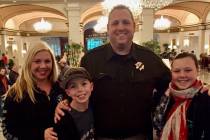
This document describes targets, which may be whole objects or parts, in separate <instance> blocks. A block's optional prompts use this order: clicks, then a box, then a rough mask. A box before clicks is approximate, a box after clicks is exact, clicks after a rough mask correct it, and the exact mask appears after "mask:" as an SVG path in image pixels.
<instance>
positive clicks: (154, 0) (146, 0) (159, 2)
mask: <svg viewBox="0 0 210 140" xmlns="http://www.w3.org/2000/svg"><path fill="white" fill-rule="evenodd" d="M140 1H141V3H142V6H143V7H144V8H154V9H156V10H157V9H160V8H162V7H165V6H167V5H169V4H171V3H172V2H173V0H140Z"/></svg>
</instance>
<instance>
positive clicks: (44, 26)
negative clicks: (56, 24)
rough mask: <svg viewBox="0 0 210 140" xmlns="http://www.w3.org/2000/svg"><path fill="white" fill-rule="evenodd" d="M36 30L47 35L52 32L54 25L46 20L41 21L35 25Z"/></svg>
mask: <svg viewBox="0 0 210 140" xmlns="http://www.w3.org/2000/svg"><path fill="white" fill-rule="evenodd" d="M33 26H34V29H35V30H36V31H37V32H40V33H47V32H49V31H51V30H52V24H51V23H49V22H47V21H45V20H44V18H42V19H41V21H39V22H36V23H34V25H33Z"/></svg>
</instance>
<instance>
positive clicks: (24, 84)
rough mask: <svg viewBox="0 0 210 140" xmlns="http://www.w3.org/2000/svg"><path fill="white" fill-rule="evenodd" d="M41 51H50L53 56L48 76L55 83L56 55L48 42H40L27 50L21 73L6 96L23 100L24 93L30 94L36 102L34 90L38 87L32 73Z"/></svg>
mask: <svg viewBox="0 0 210 140" xmlns="http://www.w3.org/2000/svg"><path fill="white" fill-rule="evenodd" d="M41 51H48V52H49V53H50V55H51V58H52V71H51V73H50V75H49V77H48V78H49V80H50V81H51V82H52V83H54V82H55V81H56V80H57V77H58V69H57V63H56V59H55V56H54V54H53V52H52V50H51V49H50V48H49V46H48V45H47V44H46V43H44V42H39V43H37V44H36V45H34V46H33V47H32V48H30V49H29V51H28V52H27V56H26V58H25V62H24V63H23V66H22V70H21V74H20V76H19V77H18V79H17V81H16V82H15V84H14V85H13V86H12V87H11V88H10V89H9V91H8V92H7V94H6V97H7V96H11V97H12V98H13V99H14V101H16V102H21V101H22V99H23V98H24V94H28V96H29V98H30V99H31V101H32V102H33V103H35V102H36V99H35V96H34V91H36V88H35V85H36V79H35V78H34V76H33V75H32V72H31V64H32V61H33V58H34V57H35V55H36V54H37V53H38V52H41Z"/></svg>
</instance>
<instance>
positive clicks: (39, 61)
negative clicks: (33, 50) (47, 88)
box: [31, 51, 53, 82]
mask: <svg viewBox="0 0 210 140" xmlns="http://www.w3.org/2000/svg"><path fill="white" fill-rule="evenodd" d="M52 65H53V64H52V57H51V55H50V53H49V52H48V51H40V52H38V53H37V54H36V55H35V56H34V58H33V59H32V63H31V72H32V74H33V76H34V77H35V79H36V80H37V81H38V82H39V81H45V80H48V77H49V75H50V73H51V71H52Z"/></svg>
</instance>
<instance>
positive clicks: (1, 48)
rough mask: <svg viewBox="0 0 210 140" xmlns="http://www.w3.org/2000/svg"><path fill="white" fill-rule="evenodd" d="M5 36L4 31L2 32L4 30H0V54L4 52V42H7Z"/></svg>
mask: <svg viewBox="0 0 210 140" xmlns="http://www.w3.org/2000/svg"><path fill="white" fill-rule="evenodd" d="M6 37H7V36H6V31H4V30H2V31H1V45H0V50H1V52H4V53H5V52H6V40H7V38H6Z"/></svg>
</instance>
